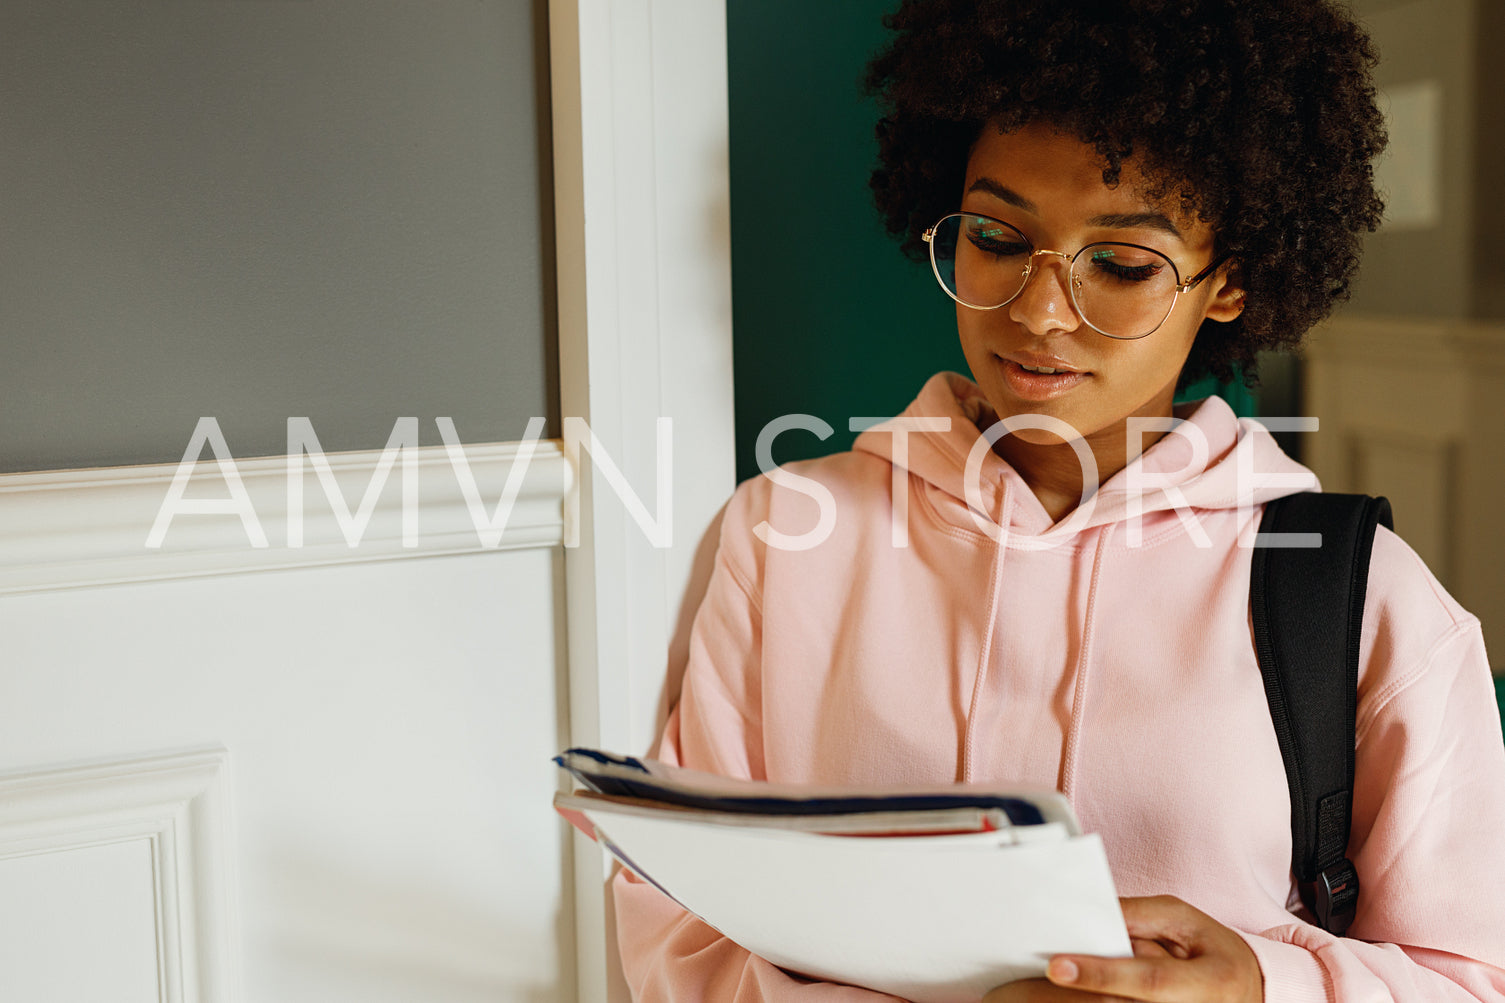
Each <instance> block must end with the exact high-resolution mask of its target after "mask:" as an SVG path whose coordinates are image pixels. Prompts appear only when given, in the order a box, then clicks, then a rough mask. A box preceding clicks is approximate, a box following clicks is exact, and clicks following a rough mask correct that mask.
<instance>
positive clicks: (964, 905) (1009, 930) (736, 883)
mask: <svg viewBox="0 0 1505 1003" xmlns="http://www.w3.org/2000/svg"><path fill="white" fill-rule="evenodd" d="M556 762H558V763H559V764H560V765H561V766H563V767H564V768H565V769H567V770H569V771H570V772H571V773H572V774H573V775H574V776H575V777H576V779H578V780H579V781H580V782H581V783H583V784H584V785H585V786H586V787H587V788H588V790H587V791H582V792H576V793H575V794H560V795H557V796H556V798H555V804H556V806H557V807H558V809H559V810H560V812H561V814H564V815H565V816H566V817H568V818H570V819H571V820H572V821H574V822H575V823H576V824H577V825H579V826H580V827H581V828H582V829H583V830H584V831H586V832H587V833H588V834H593V835H594V836H595V837H596V838H598V839H599V840H600V841H601V843H602V845H604V846H606V847H607V848H608V849H609V850H611V852H612V853H613V854H615V855H616V857H617V858H618V859H619V860H621V861H622V863H623V864H625V865H626V866H628V867H630V868H632V870H634V871H635V872H637V873H638V875H640V876H641V877H642V878H644V880H647V881H649V882H652V883H653V884H654V885H656V886H657V887H659V888H660V889H662V890H663V891H664V892H665V894H667V895H669V896H670V897H672V898H674V899H675V900H676V901H678V902H679V903H680V904H681V905H682V906H684V907H685V908H686V909H688V910H689V911H691V912H693V913H695V914H696V915H697V916H699V917H700V918H701V919H703V920H704V921H705V922H707V923H709V924H710V925H711V926H713V927H715V928H716V929H717V930H719V931H721V933H723V934H725V935H726V936H727V937H729V938H730V939H731V940H733V941H735V942H736V943H738V944H740V945H741V946H742V947H744V948H746V949H747V950H749V951H751V952H753V953H754V954H757V955H759V956H760V957H763V958H766V959H767V960H769V961H771V962H773V963H774V964H776V965H779V966H780V967H783V968H786V969H788V970H790V971H792V972H796V973H798V974H801V975H805V976H809V977H811V978H816V979H824V980H828V981H834V982H847V983H851V984H853V985H859V986H865V987H867V988H870V989H877V990H880V991H883V992H887V993H892V994H894V995H895V996H899V997H901V998H904V999H907V1000H914V1001H916V1003H964V1001H967V1003H975V1001H976V1000H978V999H979V998H981V996H982V995H983V994H984V993H986V992H987V991H988V990H989V989H991V988H993V987H994V986H997V985H1001V984H1002V983H1005V982H1010V981H1013V980H1015V979H1020V978H1030V977H1034V976H1039V975H1042V974H1044V972H1045V965H1046V963H1047V962H1048V961H1049V960H1050V957H1051V956H1052V955H1054V954H1061V953H1079V954H1098V955H1114V956H1127V955H1128V954H1129V953H1130V949H1129V939H1128V934H1127V932H1126V931H1125V929H1124V923H1123V916H1122V913H1121V912H1120V911H1119V906H1118V896H1117V893H1116V891H1115V890H1114V887H1113V879H1112V875H1111V874H1110V873H1109V871H1108V863H1107V858H1106V856H1105V855H1104V853H1103V846H1102V842H1101V840H1100V839H1099V838H1098V837H1097V836H1095V835H1082V834H1081V830H1080V826H1079V825H1078V824H1077V820H1076V818H1075V815H1074V813H1073V812H1072V810H1071V806H1070V804H1069V803H1068V802H1067V801H1066V799H1065V798H1063V797H1062V796H1061V795H1060V794H1058V793H1056V792H1054V791H1038V790H1005V791H999V790H996V789H991V788H989V789H984V788H978V787H974V786H965V785H952V786H947V787H939V788H902V789H893V790H881V791H873V790H862V791H852V790H832V789H829V788H811V787H800V786H791V785H775V784H761V783H757V782H752V781H738V780H732V779H729V778H725V777H718V776H714V775H711V774H704V773H697V772H695V771H690V770H682V769H678V768H675V767H670V766H667V765H666V764H663V763H658V762H655V761H653V760H647V759H643V760H639V759H633V758H630V757H620V756H614V755H611V754H609V753H602V752H599V751H596V750H583V749H572V750H570V751H569V752H566V753H564V754H563V755H561V756H560V757H558V758H557V759H556Z"/></svg>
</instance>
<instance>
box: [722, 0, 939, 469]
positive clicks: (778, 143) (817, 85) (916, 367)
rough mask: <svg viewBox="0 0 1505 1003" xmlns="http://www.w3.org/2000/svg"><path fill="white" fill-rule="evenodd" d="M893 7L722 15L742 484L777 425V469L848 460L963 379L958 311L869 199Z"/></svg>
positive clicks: (779, 5)
mask: <svg viewBox="0 0 1505 1003" xmlns="http://www.w3.org/2000/svg"><path fill="white" fill-rule="evenodd" d="M894 6H896V2H895V0H847V2H843V3H811V2H810V0H728V2H727V37H728V78H729V79H728V83H729V87H730V100H731V191H732V201H731V215H732V290H733V298H732V320H733V331H734V333H735V349H734V352H735V355H734V362H735V367H736V370H735V371H736V395H737V396H736V422H737V476H738V479H739V480H740V479H742V478H745V477H750V476H752V475H753V474H755V473H757V465H756V463H755V462H754V458H753V445H754V443H755V442H756V440H757V435H758V431H759V430H760V429H761V428H762V427H763V426H764V425H765V424H766V423H767V422H768V421H769V420H770V419H772V418H774V417H776V416H778V415H781V414H785V413H791V412H803V413H808V414H813V415H816V416H818V417H820V418H822V419H824V420H825V421H827V422H829V423H830V424H831V425H832V426H833V427H834V428H835V429H836V432H835V434H834V435H832V436H831V438H829V439H827V440H825V441H824V442H822V441H820V440H819V439H817V438H816V437H815V436H814V435H812V434H809V433H806V432H800V431H796V432H789V433H786V434H785V435H783V436H781V437H780V438H779V440H778V442H777V445H776V449H775V453H774V456H775V459H777V460H779V461H780V462H784V461H788V460H793V459H802V458H805V457H809V456H820V455H824V454H826V453H830V452H834V451H836V450H839V449H846V448H848V447H849V446H850V445H851V442H852V439H853V438H854V437H855V436H854V435H853V433H851V432H849V431H847V421H848V419H849V418H850V417H852V416H859V417H862V416H872V415H879V416H887V415H892V414H895V413H897V412H898V411H900V410H901V409H902V408H903V407H904V406H905V405H906V404H908V403H909V402H910V400H912V399H913V398H914V395H915V393H916V391H918V390H919V388H920V385H921V384H922V383H923V382H924V381H925V378H926V377H927V376H929V375H930V374H931V373H934V372H936V371H938V370H941V369H955V370H958V371H960V372H966V361H965V360H964V359H963V357H962V352H961V346H960V344H959V343H958V342H957V338H956V322H955V311H954V309H953V307H952V303H951V301H950V300H949V299H947V298H946V296H945V295H944V294H943V293H942V292H941V291H940V289H938V288H937V287H936V284H935V279H934V278H932V277H931V275H930V271H929V269H928V267H925V266H922V265H918V264H915V263H913V262H911V261H909V260H908V259H906V258H904V257H903V256H902V255H900V254H899V251H898V245H897V244H896V243H894V242H893V241H891V240H889V239H888V237H887V236H886V235H885V234H884V232H883V225H882V222H881V221H880V219H879V217H878V212H877V210H876V209H874V208H873V205H872V200H871V198H870V197H869V194H868V187H867V179H868V174H869V173H870V172H871V171H872V168H873V164H874V161H875V158H876V144H875V142H874V139H873V124H874V122H876V121H877V117H878V112H877V107H876V105H874V104H873V103H872V102H870V101H868V100H866V99H864V98H863V97H862V95H861V77H862V73H863V67H864V66H865V65H866V63H867V60H868V59H869V58H870V56H871V55H872V53H873V51H874V50H875V49H876V48H877V47H878V46H879V45H880V44H881V43H882V41H883V38H884V35H885V32H884V29H883V26H882V24H881V18H882V16H883V14H884V13H885V12H886V11H887V10H888V9H890V8H892V7H894Z"/></svg>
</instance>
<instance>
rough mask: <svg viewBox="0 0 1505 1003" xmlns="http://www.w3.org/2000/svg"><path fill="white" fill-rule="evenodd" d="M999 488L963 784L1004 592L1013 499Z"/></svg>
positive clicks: (1003, 483) (965, 738)
mask: <svg viewBox="0 0 1505 1003" xmlns="http://www.w3.org/2000/svg"><path fill="white" fill-rule="evenodd" d="M999 486H1000V489H1001V491H1002V495H1003V497H1002V498H1001V499H1000V501H999V504H998V510H999V511H998V539H997V541H996V542H997V547H996V548H994V550H993V569H992V574H991V576H990V577H991V578H992V581H993V584H992V588H991V589H990V591H989V594H988V627H987V630H985V631H984V632H983V637H982V652H981V654H979V655H978V657H977V671H976V672H975V673H973V675H972V699H971V700H970V701H969V702H968V706H967V724H966V729H965V731H964V733H963V736H962V776H961V782H962V783H964V784H965V783H970V782H971V780H972V763H973V761H974V759H973V755H972V743H973V739H974V735H975V732H974V731H973V727H974V725H975V724H976V721H977V704H978V701H979V700H980V699H981V697H982V686H983V683H984V682H985V681H986V680H987V678H988V663H989V662H990V661H992V659H993V632H994V630H995V629H996V627H997V624H998V594H999V593H1000V592H1001V591H1003V558H1004V552H1005V551H1006V550H1008V540H1009V522H1010V521H1011V520H1012V519H1013V515H1014V496H1013V495H1012V494H1011V493H1010V492H1009V485H1008V481H1007V480H1006V479H1002V478H1001V479H1000V481H999Z"/></svg>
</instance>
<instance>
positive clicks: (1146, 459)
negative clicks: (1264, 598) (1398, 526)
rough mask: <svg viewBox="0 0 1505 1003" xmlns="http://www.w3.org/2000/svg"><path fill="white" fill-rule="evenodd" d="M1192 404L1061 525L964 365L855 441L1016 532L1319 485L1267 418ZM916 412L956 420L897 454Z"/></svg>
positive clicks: (972, 525)
mask: <svg viewBox="0 0 1505 1003" xmlns="http://www.w3.org/2000/svg"><path fill="white" fill-rule="evenodd" d="M1187 408H1190V411H1189V413H1187ZM1187 408H1177V416H1178V418H1179V419H1184V420H1180V421H1178V424H1177V426H1176V427H1175V428H1174V429H1173V430H1172V431H1170V432H1169V433H1167V434H1166V435H1164V436H1162V437H1161V438H1160V439H1159V440H1158V441H1157V442H1155V443H1154V444H1153V445H1151V446H1150V448H1148V449H1146V450H1145V451H1144V452H1143V453H1142V454H1140V456H1139V457H1137V458H1136V459H1135V460H1134V461H1133V462H1132V463H1130V464H1129V465H1128V466H1126V467H1124V469H1122V470H1120V471H1118V472H1117V473H1116V474H1114V475H1113V476H1112V477H1111V478H1109V479H1108V480H1107V481H1105V482H1103V483H1102V484H1101V485H1100V486H1099V487H1098V489H1097V491H1096V492H1095V493H1093V494H1092V495H1090V496H1089V498H1088V499H1087V500H1085V501H1084V502H1083V503H1082V505H1081V506H1079V507H1078V509H1077V511H1075V512H1073V513H1071V514H1070V515H1068V516H1067V517H1066V518H1065V519H1063V520H1062V521H1061V523H1060V524H1059V525H1053V523H1052V520H1051V518H1050V516H1049V515H1048V514H1047V513H1046V511H1045V508H1044V506H1042V505H1041V504H1040V502H1039V501H1038V500H1037V499H1036V498H1035V496H1034V492H1033V491H1031V490H1030V489H1029V487H1028V485H1027V484H1026V483H1025V481H1024V478H1023V477H1021V476H1020V474H1019V472H1018V471H1016V470H1015V469H1014V468H1013V467H1012V466H1010V465H1009V464H1008V462H1007V461H1006V460H1004V459H1003V458H1002V457H1000V456H999V455H998V454H997V453H995V452H993V451H992V450H991V449H987V448H986V447H983V446H978V445H977V443H978V440H979V439H980V438H981V437H982V436H983V432H982V427H983V426H986V425H990V424H992V423H993V421H994V420H996V419H994V418H993V415H992V411H991V408H990V407H989V405H988V403H987V401H986V399H985V398H984V397H983V395H982V391H981V390H979V389H978V388H977V386H976V385H975V384H974V383H973V382H972V381H971V380H969V379H967V378H966V377H965V376H961V375H959V374H957V373H938V374H936V375H935V376H933V377H931V378H930V380H929V381H927V382H926V384H925V386H924V387H923V388H922V389H921V391H920V395H919V396H918V397H917V398H915V400H914V402H913V403H912V404H910V405H909V407H907V408H905V409H904V411H903V413H901V414H900V415H899V416H898V418H897V419H891V420H890V421H887V422H884V423H882V424H880V425H877V426H875V427H873V428H871V429H869V430H868V431H866V432H864V433H863V434H862V435H860V436H858V438H857V441H856V444H855V445H854V446H853V449H854V450H855V451H857V452H862V453H869V454H873V455H876V456H880V457H882V458H883V459H885V460H887V461H888V462H890V463H893V464H894V465H895V466H899V467H902V468H903V469H905V470H907V471H908V472H909V473H910V474H912V475H913V476H915V477H918V478H920V479H921V480H922V481H924V482H926V483H927V484H929V485H931V486H933V487H934V488H936V489H937V490H938V491H939V492H940V493H941V494H943V495H945V496H949V497H950V498H952V499H954V500H955V501H956V502H957V504H956V505H947V506H944V507H940V506H938V510H939V511H940V512H941V514H942V516H943V517H945V518H947V519H948V520H951V521H953V522H956V523H957V524H958V525H962V526H965V527H967V528H969V529H976V528H977V520H979V519H982V520H992V521H993V523H994V524H995V525H996V524H997V523H998V522H999V514H1000V513H1007V519H1006V520H1005V525H1004V528H1005V530H1006V532H1007V533H1008V535H1009V537H1010V538H1011V539H1015V538H1018V537H1068V536H1075V535H1077V534H1080V533H1081V532H1083V531H1084V530H1088V529H1092V528H1094V527H1099V526H1108V525H1111V524H1115V523H1119V522H1125V521H1128V520H1130V519H1135V518H1145V517H1150V516H1152V515H1154V514H1155V513H1163V512H1171V511H1173V510H1175V509H1178V508H1179V509H1183V510H1184V509H1188V508H1191V509H1229V508H1237V507H1239V506H1240V505H1242V506H1244V507H1250V506H1254V505H1262V504H1264V503H1265V502H1268V501H1272V500H1274V499H1276V498H1281V497H1284V496H1285V495H1290V494H1296V493H1298V492H1302V491H1317V490H1320V487H1319V484H1318V481H1317V476H1316V475H1315V474H1313V473H1312V472H1311V471H1310V470H1308V469H1307V468H1306V467H1304V466H1302V465H1301V464H1299V463H1297V462H1296V461H1294V460H1292V459H1291V458H1290V457H1288V456H1286V455H1285V453H1283V452H1282V451H1281V449H1280V447H1279V446H1278V445H1277V444H1276V442H1275V440H1274V438H1273V437H1272V436H1271V435H1270V433H1269V432H1268V431H1267V430H1266V429H1265V427H1264V426H1263V425H1261V424H1260V423H1259V422H1257V421H1254V420H1252V419H1249V418H1239V417H1237V416H1236V415H1235V414H1234V413H1233V409H1232V408H1230V407H1229V406H1228V404H1227V403H1226V402H1225V401H1224V400H1222V399H1221V398H1219V397H1209V398H1207V399H1206V400H1204V401H1200V402H1198V403H1196V404H1192V405H1188V406H1187ZM913 418H927V419H934V418H946V419H949V420H950V428H949V429H948V430H946V431H911V432H909V433H908V436H907V449H905V450H904V451H903V452H902V453H898V454H897V455H896V449H895V443H896V442H897V441H898V440H899V435H897V434H895V433H896V432H897V431H898V427H899V422H900V421H901V420H903V419H913ZM974 446H976V448H977V450H978V454H979V456H978V458H979V459H980V461H981V462H980V463H979V462H978V460H973V469H972V471H970V472H969V471H968V469H967V465H968V458H969V456H971V455H972V451H973V448H974ZM969 473H970V476H969ZM968 481H971V484H970V486H969V484H968ZM1005 500H1007V504H1005ZM968 510H970V511H968ZM1039 542H1044V540H1043V539H1042V540H1040V541H1039Z"/></svg>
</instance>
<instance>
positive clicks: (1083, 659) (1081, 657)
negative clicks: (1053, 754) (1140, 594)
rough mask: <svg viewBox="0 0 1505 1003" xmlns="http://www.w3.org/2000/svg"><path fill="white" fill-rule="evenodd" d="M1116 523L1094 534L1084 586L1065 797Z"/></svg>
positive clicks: (1063, 769)
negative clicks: (1105, 564) (1101, 584)
mask: <svg viewBox="0 0 1505 1003" xmlns="http://www.w3.org/2000/svg"><path fill="white" fill-rule="evenodd" d="M1117 525H1118V524H1117V523H1109V524H1108V525H1107V526H1106V527H1104V528H1103V529H1102V530H1101V531H1100V532H1099V533H1098V534H1097V547H1096V549H1095V550H1094V551H1093V554H1092V584H1091V585H1090V586H1088V589H1087V614H1086V621H1085V622H1084V623H1083V625H1082V646H1081V650H1080V651H1079V652H1078V653H1077V665H1076V686H1075V687H1074V689H1073V692H1072V694H1071V724H1070V725H1069V726H1068V727H1067V730H1066V752H1065V754H1064V755H1063V756H1062V757H1061V793H1062V794H1065V795H1066V796H1067V797H1068V798H1070V797H1071V795H1072V790H1073V788H1074V787H1075V785H1076V772H1077V758H1078V753H1079V752H1080V750H1081V741H1082V718H1083V717H1085V713H1084V711H1085V710H1086V705H1087V667H1088V666H1089V665H1091V664H1092V639H1093V631H1092V627H1093V622H1094V621H1095V619H1096V617H1097V583H1098V579H1099V578H1101V577H1102V573H1103V551H1105V550H1106V549H1107V548H1108V540H1109V539H1110V538H1111V537H1112V536H1113V530H1114V529H1115V528H1116V527H1117Z"/></svg>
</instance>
